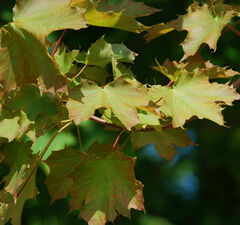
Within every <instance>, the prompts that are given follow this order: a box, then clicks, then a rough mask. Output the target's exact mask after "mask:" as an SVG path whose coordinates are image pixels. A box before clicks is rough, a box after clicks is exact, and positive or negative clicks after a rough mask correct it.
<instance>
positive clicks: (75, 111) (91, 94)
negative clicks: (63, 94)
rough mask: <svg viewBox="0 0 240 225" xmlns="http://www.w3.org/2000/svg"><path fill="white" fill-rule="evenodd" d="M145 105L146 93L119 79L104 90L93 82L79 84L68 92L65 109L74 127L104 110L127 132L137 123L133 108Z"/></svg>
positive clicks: (137, 118)
mask: <svg viewBox="0 0 240 225" xmlns="http://www.w3.org/2000/svg"><path fill="white" fill-rule="evenodd" d="M129 96H131V98H129ZM147 104H148V98H147V95H146V93H145V91H143V90H140V89H138V88H136V87H133V86H132V85H131V84H129V83H128V82H126V81H125V80H124V78H122V77H120V78H118V79H116V80H115V81H113V82H111V83H109V84H107V85H106V86H105V87H103V88H101V87H99V86H97V85H96V83H94V82H90V81H82V83H81V84H80V85H78V86H77V87H75V88H73V89H71V90H70V92H69V100H68V102H67V105H66V106H67V109H68V111H69V116H70V118H71V119H73V120H74V121H75V123H76V124H79V123H80V122H81V121H84V120H88V119H89V118H90V117H91V116H92V115H93V114H94V112H95V110H96V109H99V108H101V107H106V108H109V109H111V110H112V112H113V113H114V114H115V116H116V117H117V118H118V119H119V120H120V121H121V122H122V123H123V124H124V126H126V128H127V129H131V127H133V126H135V125H136V124H138V123H139V122H140V119H139V117H138V114H137V111H136V107H138V106H146V105H147ZM126 115H127V116H126Z"/></svg>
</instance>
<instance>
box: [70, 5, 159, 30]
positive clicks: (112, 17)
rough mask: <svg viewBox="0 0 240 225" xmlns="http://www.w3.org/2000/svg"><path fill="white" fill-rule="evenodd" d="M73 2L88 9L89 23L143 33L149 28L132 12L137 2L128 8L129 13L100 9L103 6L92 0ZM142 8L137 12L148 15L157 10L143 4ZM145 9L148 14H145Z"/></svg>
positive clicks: (87, 17) (86, 15)
mask: <svg viewBox="0 0 240 225" xmlns="http://www.w3.org/2000/svg"><path fill="white" fill-rule="evenodd" d="M71 3H72V5H73V6H77V7H79V8H84V9H86V12H85V17H86V19H87V23H88V24H89V25H93V26H100V27H112V28H117V29H121V30H126V31H130V32H135V33H141V32H142V31H144V30H145V29H146V28H147V27H146V26H144V25H143V24H141V23H139V22H138V21H136V20H135V18H136V17H137V15H131V13H132V12H133V11H134V8H133V7H135V6H136V4H137V3H136V4H135V5H132V6H131V7H132V8H128V11H127V14H128V15H126V14H125V13H124V11H125V10H123V11H121V12H113V11H100V10H103V9H102V8H101V6H100V8H98V4H97V3H93V2H92V1H91V0H71ZM138 5H139V4H138ZM140 8H141V10H140V9H138V11H137V12H138V13H139V14H141V16H144V15H148V14H150V13H153V12H155V11H156V10H154V9H152V8H150V7H148V8H147V9H146V6H144V7H143V5H141V7H140ZM143 8H144V9H143ZM144 10H145V13H146V14H143V11H144ZM150 11H151V12H150ZM133 14H134V13H133Z"/></svg>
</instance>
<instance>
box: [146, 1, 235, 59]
mask: <svg viewBox="0 0 240 225" xmlns="http://www.w3.org/2000/svg"><path fill="white" fill-rule="evenodd" d="M219 6H221V7H219ZM225 6H227V5H224V4H222V5H221V4H220V5H218V6H216V7H218V10H219V11H218V12H217V13H215V14H213V12H212V10H211V8H210V7H209V5H207V4H203V5H202V6H200V5H199V3H197V2H194V3H193V4H192V5H191V6H190V7H189V8H188V11H187V14H186V15H181V16H179V17H178V18H177V19H176V20H173V21H170V22H168V23H166V24H163V23H161V24H157V25H154V26H152V27H151V28H150V29H148V34H147V40H148V41H150V40H152V39H154V38H157V37H158V36H160V35H163V34H166V33H168V32H170V31H172V30H174V29H176V30H177V31H182V30H186V31H188V35H187V38H186V39H185V40H184V42H183V43H182V47H183V50H184V53H185V55H184V57H183V59H182V60H184V59H186V58H187V57H189V56H192V55H195V53H196V52H197V50H198V49H199V47H200V45H201V44H202V43H206V44H208V45H209V47H210V48H211V49H213V50H216V45H217V41H218V38H219V37H220V36H221V32H222V30H223V28H224V27H225V25H226V24H227V23H228V22H230V20H231V18H232V17H233V16H234V15H236V12H235V11H234V10H233V8H232V7H225ZM214 9H215V7H214ZM213 31H214V32H213Z"/></svg>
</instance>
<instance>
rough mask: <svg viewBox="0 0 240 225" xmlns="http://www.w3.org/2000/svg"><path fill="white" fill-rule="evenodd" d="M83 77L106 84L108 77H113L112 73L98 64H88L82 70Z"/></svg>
mask: <svg viewBox="0 0 240 225" xmlns="http://www.w3.org/2000/svg"><path fill="white" fill-rule="evenodd" d="M82 77H83V78H86V79H87V80H91V81H95V82H97V83H99V84H101V85H104V84H105V83H106V79H107V78H108V77H112V75H111V74H110V73H108V72H107V71H106V70H105V69H103V68H100V67H97V66H87V67H86V68H85V69H84V71H83V72H82Z"/></svg>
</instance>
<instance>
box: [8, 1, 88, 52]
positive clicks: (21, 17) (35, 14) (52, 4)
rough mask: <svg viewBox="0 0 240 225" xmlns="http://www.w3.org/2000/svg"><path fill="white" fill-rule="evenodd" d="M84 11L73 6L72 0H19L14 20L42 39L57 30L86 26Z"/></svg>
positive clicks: (17, 24) (76, 28) (77, 28)
mask: <svg viewBox="0 0 240 225" xmlns="http://www.w3.org/2000/svg"><path fill="white" fill-rule="evenodd" d="M84 11H85V10H83V9H79V8H74V7H71V4H70V0H41V1H39V0H17V1H16V5H15V7H14V9H13V12H14V16H13V21H14V24H15V25H16V26H18V27H19V28H22V29H24V30H27V31H28V32H30V33H32V34H34V35H36V36H37V37H38V38H39V39H41V38H45V37H46V36H47V35H48V34H50V33H51V32H53V31H56V30H62V29H66V28H69V29H75V30H79V29H81V28H84V27H86V20H85V17H84ZM28 53H29V52H28Z"/></svg>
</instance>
